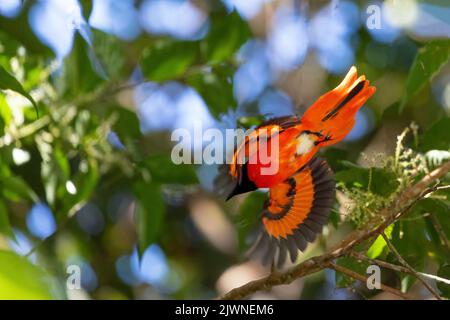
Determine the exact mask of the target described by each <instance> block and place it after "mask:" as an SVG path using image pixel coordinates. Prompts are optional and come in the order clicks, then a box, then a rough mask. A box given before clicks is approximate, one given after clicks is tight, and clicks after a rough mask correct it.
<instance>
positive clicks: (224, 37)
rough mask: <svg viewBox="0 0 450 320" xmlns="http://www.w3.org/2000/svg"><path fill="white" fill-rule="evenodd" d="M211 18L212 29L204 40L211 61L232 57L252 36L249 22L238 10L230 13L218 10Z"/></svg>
mask: <svg viewBox="0 0 450 320" xmlns="http://www.w3.org/2000/svg"><path fill="white" fill-rule="evenodd" d="M210 20H211V21H212V26H211V30H210V32H209V33H208V35H207V36H206V38H205V40H204V41H203V42H204V44H205V46H206V52H207V56H208V62H209V63H218V62H223V61H225V60H227V59H230V58H231V57H232V56H233V54H234V53H235V52H236V51H237V50H238V49H239V48H240V47H241V46H242V45H243V44H244V43H245V42H246V41H247V40H248V39H249V37H250V36H251V31H250V28H249V25H248V23H247V22H245V21H244V20H242V19H241V17H240V16H239V14H238V13H237V12H236V11H233V12H232V13H230V14H224V13H223V12H218V13H216V14H213V15H212V16H211V19H210Z"/></svg>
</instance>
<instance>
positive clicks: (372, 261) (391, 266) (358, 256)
mask: <svg viewBox="0 0 450 320" xmlns="http://www.w3.org/2000/svg"><path fill="white" fill-rule="evenodd" d="M350 255H351V256H352V257H353V258H355V259H357V260H364V261H367V262H369V263H370V264H376V265H378V266H380V267H383V268H387V269H391V270H394V271H398V272H403V273H408V274H412V273H411V270H409V269H408V268H406V267H404V266H398V265H396V264H392V263H389V262H386V261H382V260H378V259H371V258H369V257H368V256H366V255H365V254H364V253H362V252H353V251H352V252H351V253H350ZM417 273H418V274H420V275H421V276H422V277H424V278H428V279H433V280H436V281H439V282H442V283H445V284H448V285H450V280H449V279H445V278H442V277H438V276H435V275H432V274H428V273H424V272H417ZM412 275H414V274H412Z"/></svg>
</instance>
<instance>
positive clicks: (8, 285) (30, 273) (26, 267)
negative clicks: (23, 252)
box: [0, 250, 58, 300]
mask: <svg viewBox="0 0 450 320" xmlns="http://www.w3.org/2000/svg"><path fill="white" fill-rule="evenodd" d="M55 298H58V294H57V291H56V286H55V282H54V280H53V279H52V278H51V277H50V276H49V275H48V274H47V273H46V272H45V271H43V270H42V269H40V268H39V267H37V266H35V265H33V264H32V263H31V262H30V261H28V260H27V259H26V258H24V257H21V256H18V255H17V254H15V253H13V252H10V251H3V250H2V251H0V299H2V300H3V299H13V300H14V299H19V300H23V299H32V300H44V299H45V300H50V299H55Z"/></svg>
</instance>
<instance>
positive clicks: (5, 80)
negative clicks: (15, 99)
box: [0, 66, 39, 114]
mask: <svg viewBox="0 0 450 320" xmlns="http://www.w3.org/2000/svg"><path fill="white" fill-rule="evenodd" d="M0 89H1V90H6V89H9V90H12V91H15V92H17V93H19V94H21V95H23V96H24V97H25V98H27V99H28V100H29V101H30V102H31V104H32V105H33V107H34V109H35V110H36V113H37V114H38V113H39V111H38V106H37V104H36V102H35V101H34V99H33V98H32V97H31V96H30V95H29V94H28V92H26V91H25V89H24V88H23V87H22V85H21V84H20V82H19V81H17V80H16V78H14V76H12V75H11V74H9V73H8V71H6V70H5V69H4V68H3V67H2V66H0Z"/></svg>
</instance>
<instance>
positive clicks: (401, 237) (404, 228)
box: [389, 214, 430, 272]
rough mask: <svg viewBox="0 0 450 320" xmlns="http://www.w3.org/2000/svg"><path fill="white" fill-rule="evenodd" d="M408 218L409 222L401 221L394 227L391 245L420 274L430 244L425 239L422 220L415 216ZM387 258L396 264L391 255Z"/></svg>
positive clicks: (424, 227)
mask: <svg viewBox="0 0 450 320" xmlns="http://www.w3.org/2000/svg"><path fill="white" fill-rule="evenodd" d="M408 218H409V219H410V220H406V219H402V220H400V221H398V222H397V223H396V224H395V225H394V230H393V231H392V244H393V245H394V247H395V248H396V249H397V251H398V252H399V253H400V255H401V256H402V257H403V258H404V259H405V260H406V261H407V262H408V263H409V264H410V265H411V266H412V267H413V268H415V269H416V270H417V271H419V272H421V271H423V268H424V261H425V260H424V259H425V257H426V255H427V251H428V248H429V243H430V242H429V241H428V239H427V238H426V233H425V229H426V226H425V222H424V220H423V219H420V218H419V215H417V214H411V215H409V216H408ZM389 257H391V258H392V259H393V260H392V262H394V263H398V262H397V261H396V258H395V256H394V255H393V254H390V255H389Z"/></svg>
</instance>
